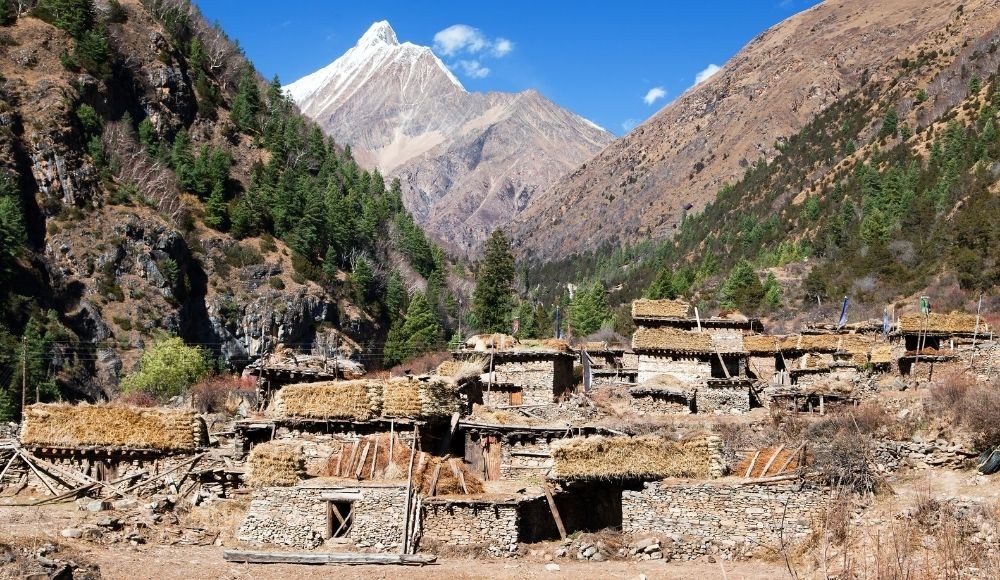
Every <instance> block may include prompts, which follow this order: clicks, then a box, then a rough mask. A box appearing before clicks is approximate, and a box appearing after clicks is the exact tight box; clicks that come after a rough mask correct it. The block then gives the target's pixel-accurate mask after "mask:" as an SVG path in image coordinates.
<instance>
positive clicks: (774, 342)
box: [743, 334, 785, 354]
mask: <svg viewBox="0 0 1000 580" xmlns="http://www.w3.org/2000/svg"><path fill="white" fill-rule="evenodd" d="M784 338H785V337H783V336H775V335H773V334H749V335H747V336H744V337H743V348H744V349H746V351H747V352H749V353H750V354H778V349H779V348H781V342H782V340H784Z"/></svg>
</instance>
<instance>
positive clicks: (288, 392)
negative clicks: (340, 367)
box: [272, 380, 383, 421]
mask: <svg viewBox="0 0 1000 580" xmlns="http://www.w3.org/2000/svg"><path fill="white" fill-rule="evenodd" d="M382 383H383V382H382V381H377V380H354V381H326V382H321V383H301V384H297V385H287V386H285V387H283V388H282V389H281V390H280V391H278V394H277V396H276V397H275V401H274V404H273V406H272V409H273V412H274V414H277V415H280V416H288V417H303V418H309V419H340V420H352V421H367V420H369V419H371V418H372V417H376V416H378V414H379V412H380V411H381V408H382Z"/></svg>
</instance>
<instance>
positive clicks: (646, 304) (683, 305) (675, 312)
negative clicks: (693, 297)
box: [632, 298, 691, 318]
mask: <svg viewBox="0 0 1000 580" xmlns="http://www.w3.org/2000/svg"><path fill="white" fill-rule="evenodd" d="M690 312H691V305H690V304H689V303H687V302H685V301H683V300H647V299H645V298H640V299H639V300H633V301H632V318H640V317H645V316H648V317H653V318H687V317H688V316H689V315H690Z"/></svg>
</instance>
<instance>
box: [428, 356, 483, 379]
mask: <svg viewBox="0 0 1000 580" xmlns="http://www.w3.org/2000/svg"><path fill="white" fill-rule="evenodd" d="M486 364H487V359H486V358H485V357H472V358H468V359H465V360H446V361H444V362H443V363H441V364H440V365H438V368H437V370H435V371H434V374H436V375H438V376H441V377H451V378H453V379H455V380H456V381H459V382H461V381H467V380H469V379H474V378H478V377H479V376H480V375H481V374H483V373H484V372H486Z"/></svg>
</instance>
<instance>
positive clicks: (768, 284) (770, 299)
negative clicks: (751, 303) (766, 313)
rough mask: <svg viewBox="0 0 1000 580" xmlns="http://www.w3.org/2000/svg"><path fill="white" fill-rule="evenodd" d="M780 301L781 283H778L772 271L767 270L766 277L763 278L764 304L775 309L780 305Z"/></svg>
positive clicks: (781, 298) (781, 299)
mask: <svg viewBox="0 0 1000 580" xmlns="http://www.w3.org/2000/svg"><path fill="white" fill-rule="evenodd" d="M782 302H783V297H782V294H781V285H780V284H778V279H777V278H775V277H774V273H773V272H768V273H767V278H766V279H765V280H764V304H766V305H767V306H768V308H771V309H776V308H780V307H781V304H782Z"/></svg>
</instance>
